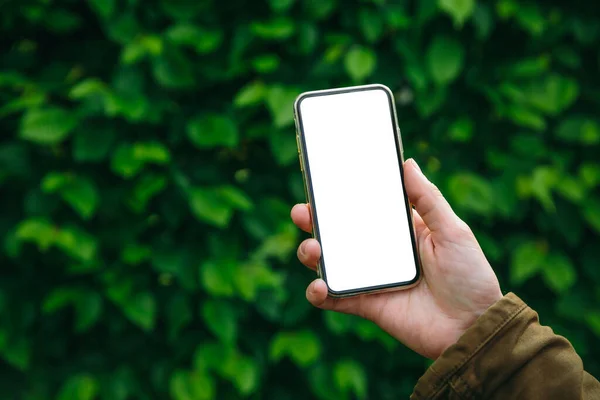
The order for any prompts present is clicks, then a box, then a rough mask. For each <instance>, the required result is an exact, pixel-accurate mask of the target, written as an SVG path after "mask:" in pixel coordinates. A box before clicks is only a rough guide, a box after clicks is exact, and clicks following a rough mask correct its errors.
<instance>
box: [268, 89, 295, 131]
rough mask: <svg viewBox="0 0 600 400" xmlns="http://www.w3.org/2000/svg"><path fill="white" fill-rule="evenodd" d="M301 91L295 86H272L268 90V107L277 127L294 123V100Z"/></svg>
mask: <svg viewBox="0 0 600 400" xmlns="http://www.w3.org/2000/svg"><path fill="white" fill-rule="evenodd" d="M298 94H299V92H298V91H297V90H295V89H293V88H287V87H283V86H271V87H270V88H269V89H268V91H267V108H268V109H269V111H270V112H271V116H272V118H273V123H274V125H275V127H276V128H283V127H286V126H289V125H291V124H293V123H294V111H293V110H294V102H295V101H296V97H297V96H298Z"/></svg>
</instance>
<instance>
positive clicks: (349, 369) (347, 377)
mask: <svg viewBox="0 0 600 400" xmlns="http://www.w3.org/2000/svg"><path fill="white" fill-rule="evenodd" d="M333 376H334V379H335V383H336V384H337V386H338V387H339V388H340V389H341V390H342V392H346V393H348V392H352V393H353V394H354V395H355V396H356V398H358V399H364V398H366V397H367V374H366V373H365V370H364V369H363V367H362V366H361V365H360V364H359V363H357V362H356V361H352V360H344V361H339V362H337V363H336V364H335V366H334V368H333Z"/></svg>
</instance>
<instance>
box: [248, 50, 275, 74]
mask: <svg viewBox="0 0 600 400" xmlns="http://www.w3.org/2000/svg"><path fill="white" fill-rule="evenodd" d="M280 64H281V59H280V58H279V56H278V55H277V54H261V55H259V56H256V57H254V58H253V59H252V67H254V69H255V70H256V72H258V73H260V74H269V73H271V72H275V71H277V68H279V65H280Z"/></svg>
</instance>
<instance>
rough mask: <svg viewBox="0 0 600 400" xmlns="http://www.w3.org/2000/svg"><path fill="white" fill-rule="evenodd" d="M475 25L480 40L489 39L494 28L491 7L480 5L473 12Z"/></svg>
mask: <svg viewBox="0 0 600 400" xmlns="http://www.w3.org/2000/svg"><path fill="white" fill-rule="evenodd" d="M473 23H474V25H475V30H476V35H477V38H478V39H479V40H484V39H487V38H488V37H489V35H490V33H492V29H493V28H494V16H493V14H492V11H491V10H490V7H489V6H488V5H485V4H481V3H478V4H477V5H476V6H475V11H473Z"/></svg>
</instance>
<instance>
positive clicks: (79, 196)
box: [42, 172, 100, 219]
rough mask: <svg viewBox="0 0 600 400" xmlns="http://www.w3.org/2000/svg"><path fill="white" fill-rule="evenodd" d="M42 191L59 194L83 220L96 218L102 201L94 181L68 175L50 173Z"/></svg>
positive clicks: (46, 177) (43, 183)
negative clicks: (97, 209)
mask: <svg viewBox="0 0 600 400" xmlns="http://www.w3.org/2000/svg"><path fill="white" fill-rule="evenodd" d="M42 190H44V191H45V192H47V193H59V194H60V195H61V197H62V198H63V199H64V200H65V202H67V203H69V205H71V207H72V208H73V209H74V210H75V211H76V212H77V213H78V214H79V215H80V216H81V217H82V218H83V219H89V218H91V217H92V216H94V213H95V212H96V208H97V207H98V203H99V201H100V198H99V195H98V191H97V189H96V186H95V185H94V183H93V182H92V181H90V180H89V179H87V178H85V177H79V176H74V175H70V174H68V173H59V172H50V173H49V174H47V175H46V176H45V177H44V179H43V180H42Z"/></svg>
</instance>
